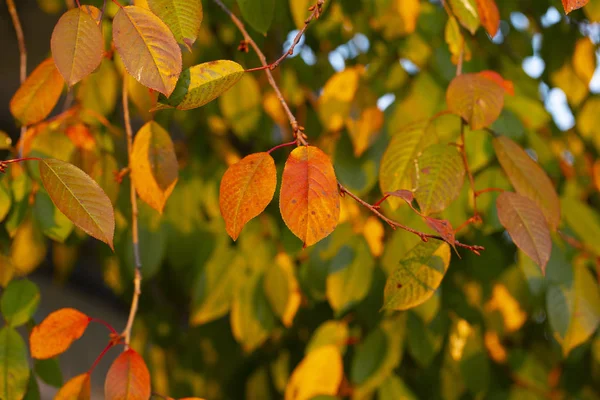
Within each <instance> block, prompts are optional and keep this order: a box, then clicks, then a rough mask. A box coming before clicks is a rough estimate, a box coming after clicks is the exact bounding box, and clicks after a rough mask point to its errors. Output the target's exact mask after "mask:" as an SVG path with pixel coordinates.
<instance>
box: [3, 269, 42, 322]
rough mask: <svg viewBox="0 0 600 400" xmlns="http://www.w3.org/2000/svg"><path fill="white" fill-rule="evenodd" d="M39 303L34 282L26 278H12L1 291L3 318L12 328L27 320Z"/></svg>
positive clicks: (37, 291) (38, 293)
mask: <svg viewBox="0 0 600 400" xmlns="http://www.w3.org/2000/svg"><path fill="white" fill-rule="evenodd" d="M39 303H40V291H39V289H38V287H37V285H36V284H35V283H33V282H31V281H29V280H27V279H21V280H14V281H12V282H10V284H9V285H8V286H7V287H6V289H5V290H4V292H3V293H2V299H0V309H1V311H2V315H3V317H4V320H5V321H6V322H7V323H8V325H9V326H11V327H13V328H14V327H17V326H21V325H23V324H25V323H26V322H27V321H29V320H30V319H31V317H32V316H33V313H35V311H36V310H37V307H38V304H39Z"/></svg>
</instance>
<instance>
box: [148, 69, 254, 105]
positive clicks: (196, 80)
mask: <svg viewBox="0 0 600 400" xmlns="http://www.w3.org/2000/svg"><path fill="white" fill-rule="evenodd" d="M243 75H244V68H242V66H241V65H239V64H237V63H235V62H233V61H229V60H217V61H211V62H207V63H204V64H199V65H195V66H193V67H191V68H188V69H186V70H185V71H183V72H182V73H181V76H180V77H179V80H178V81H177V86H175V90H174V91H173V94H171V95H170V97H169V98H167V97H164V96H162V95H161V96H159V98H158V104H157V106H156V109H157V110H161V109H165V108H173V107H174V108H177V109H178V110H191V109H193V108H198V107H202V106H203V105H205V104H206V103H209V102H211V101H213V100H214V99H216V98H217V97H219V96H220V95H222V94H223V93H225V92H226V91H227V90H229V89H230V88H231V87H232V86H233V85H235V84H236V83H237V82H238V81H239V80H240V79H241V78H242V76H243Z"/></svg>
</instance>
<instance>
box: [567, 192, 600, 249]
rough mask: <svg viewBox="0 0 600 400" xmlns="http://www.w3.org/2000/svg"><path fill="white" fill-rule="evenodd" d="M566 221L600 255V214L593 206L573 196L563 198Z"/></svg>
mask: <svg viewBox="0 0 600 400" xmlns="http://www.w3.org/2000/svg"><path fill="white" fill-rule="evenodd" d="M561 208H562V210H563V214H564V217H565V221H566V222H567V224H568V225H569V227H570V228H571V229H572V230H573V232H575V234H577V236H578V237H579V239H580V240H581V241H582V242H583V243H585V245H586V246H588V247H589V248H590V250H592V251H593V252H594V254H595V255H596V256H599V257H600V241H599V240H598V238H600V216H599V215H598V213H597V212H596V211H594V209H593V208H591V207H590V206H588V205H587V204H585V203H583V202H582V201H580V200H577V199H575V198H573V197H564V198H562V199H561Z"/></svg>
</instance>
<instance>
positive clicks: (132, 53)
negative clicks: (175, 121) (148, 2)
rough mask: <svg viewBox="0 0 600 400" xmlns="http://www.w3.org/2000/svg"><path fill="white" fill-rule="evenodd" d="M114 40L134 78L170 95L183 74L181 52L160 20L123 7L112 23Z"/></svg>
mask: <svg viewBox="0 0 600 400" xmlns="http://www.w3.org/2000/svg"><path fill="white" fill-rule="evenodd" d="M113 40H114V42H115V46H116V48H117V51H118V52H119V55H120V56H121V59H122V60H123V64H124V65H125V69H126V70H127V72H128V73H129V74H130V75H131V76H133V77H134V78H135V79H137V80H138V82H140V83H141V84H142V85H144V86H147V87H149V88H150V89H154V90H156V91H158V92H160V93H162V94H164V95H165V96H170V95H171V93H172V92H173V89H175V85H176V84H177V79H178V78H179V74H181V49H180V48H179V45H178V44H177V41H176V40H175V37H174V36H173V33H172V32H171V30H170V29H169V27H168V26H167V25H166V24H165V23H164V22H162V21H161V20H160V18H158V17H157V16H156V15H154V14H153V13H152V12H151V11H150V10H146V9H144V8H141V7H137V6H127V7H123V8H121V9H119V11H118V12H117V15H115V18H114V20H113Z"/></svg>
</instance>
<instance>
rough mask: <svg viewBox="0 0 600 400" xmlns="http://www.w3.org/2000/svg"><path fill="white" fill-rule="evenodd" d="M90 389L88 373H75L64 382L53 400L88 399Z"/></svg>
mask: <svg viewBox="0 0 600 400" xmlns="http://www.w3.org/2000/svg"><path fill="white" fill-rule="evenodd" d="M90 391H91V388H90V374H89V373H85V374H81V375H77V376H76V377H74V378H71V379H70V380H69V381H68V382H67V383H65V384H64V386H63V387H62V388H60V390H59V391H58V393H57V394H56V396H55V397H54V400H89V399H90Z"/></svg>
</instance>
